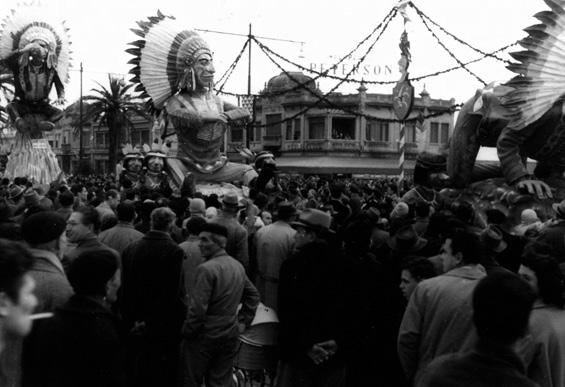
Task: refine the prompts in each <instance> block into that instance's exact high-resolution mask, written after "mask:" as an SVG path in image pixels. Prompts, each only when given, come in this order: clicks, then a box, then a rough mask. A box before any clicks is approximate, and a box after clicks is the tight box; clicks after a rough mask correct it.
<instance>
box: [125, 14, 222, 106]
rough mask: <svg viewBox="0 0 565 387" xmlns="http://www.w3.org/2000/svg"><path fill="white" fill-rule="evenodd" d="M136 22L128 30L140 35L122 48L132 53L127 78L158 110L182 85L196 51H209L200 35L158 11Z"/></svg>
mask: <svg viewBox="0 0 565 387" xmlns="http://www.w3.org/2000/svg"><path fill="white" fill-rule="evenodd" d="M137 25H138V26H139V28H140V29H132V31H133V32H134V33H135V34H136V35H138V36H139V37H140V38H141V39H140V40H136V41H135V42H132V43H130V46H133V47H132V48H128V49H127V50H126V52H127V53H129V54H131V55H133V56H134V58H133V59H131V60H130V61H129V62H128V63H129V64H132V65H134V67H133V68H132V69H131V70H130V74H133V77H132V78H131V81H132V82H133V83H136V84H137V86H136V88H135V90H136V91H139V92H141V97H142V98H149V105H150V107H151V108H152V109H155V110H161V109H162V108H163V105H164V104H165V102H166V100H167V99H168V98H169V97H170V96H171V95H173V94H175V93H176V92H177V91H179V90H181V89H182V88H184V87H186V82H187V79H186V76H187V69H188V68H189V67H190V66H191V65H192V63H193V61H194V60H195V59H196V58H197V57H198V55H200V54H201V53H203V52H206V53H210V54H211V51H210V48H209V47H208V44H207V43H206V42H205V41H204V40H203V39H202V38H201V37H200V35H198V34H197V33H196V32H194V31H191V30H188V29H186V28H183V27H182V26H180V25H179V23H178V22H177V21H176V20H175V19H174V17H172V16H165V15H163V14H162V13H161V12H160V11H157V16H153V17H149V18H148V20H147V21H139V22H137Z"/></svg>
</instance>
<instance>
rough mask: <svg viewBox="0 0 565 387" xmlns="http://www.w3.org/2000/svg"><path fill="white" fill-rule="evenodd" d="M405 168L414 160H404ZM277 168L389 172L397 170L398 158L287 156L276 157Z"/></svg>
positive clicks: (335, 171)
mask: <svg viewBox="0 0 565 387" xmlns="http://www.w3.org/2000/svg"><path fill="white" fill-rule="evenodd" d="M404 167H405V169H409V170H412V169H413V168H414V160H406V161H405V162H404ZM277 168H278V169H280V170H281V171H283V172H297V173H319V174H333V173H356V174H391V175H393V174H394V175H396V174H398V172H399V169H398V159H376V158H369V157H361V158H360V157H332V156H314V157H309V156H295V157H292V156H287V157H284V156H283V157H279V158H277Z"/></svg>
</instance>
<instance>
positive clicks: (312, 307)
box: [278, 209, 347, 387]
mask: <svg viewBox="0 0 565 387" xmlns="http://www.w3.org/2000/svg"><path fill="white" fill-rule="evenodd" d="M330 224H331V217H330V215H329V214H328V213H325V212H323V211H320V210H316V209H307V210H304V211H303V212H302V213H301V214H300V215H299V217H298V220H297V221H296V222H293V223H292V226H293V227H294V228H295V229H296V234H295V249H296V252H295V253H294V254H293V255H292V256H291V257H290V258H288V259H287V260H286V261H284V262H283V263H282V266H281V270H280V275H279V291H278V315H279V320H280V326H279V329H280V335H279V343H280V344H279V345H280V357H281V362H280V367H279V372H278V386H279V387H302V386H304V387H307V386H308V387H309V386H344V385H345V366H344V358H343V349H344V346H345V339H344V337H345V336H346V335H345V332H346V328H345V320H346V319H347V314H346V312H345V302H344V299H345V297H344V294H345V290H344V286H343V282H344V268H343V263H342V260H341V259H340V258H341V257H340V256H339V255H338V254H339V251H338V250H336V249H334V248H332V247H330V246H332V244H330V243H328V241H327V240H326V239H325V238H327V236H328V235H329V234H330V233H331V231H330Z"/></svg>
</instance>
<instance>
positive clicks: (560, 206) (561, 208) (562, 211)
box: [551, 200, 565, 218]
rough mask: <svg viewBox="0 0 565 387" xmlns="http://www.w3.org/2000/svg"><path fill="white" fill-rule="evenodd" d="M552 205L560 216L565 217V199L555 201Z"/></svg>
mask: <svg viewBox="0 0 565 387" xmlns="http://www.w3.org/2000/svg"><path fill="white" fill-rule="evenodd" d="M551 206H552V207H553V210H554V211H555V212H556V213H557V215H558V216H559V217H560V218H565V200H563V201H561V203H553V204H552V205H551Z"/></svg>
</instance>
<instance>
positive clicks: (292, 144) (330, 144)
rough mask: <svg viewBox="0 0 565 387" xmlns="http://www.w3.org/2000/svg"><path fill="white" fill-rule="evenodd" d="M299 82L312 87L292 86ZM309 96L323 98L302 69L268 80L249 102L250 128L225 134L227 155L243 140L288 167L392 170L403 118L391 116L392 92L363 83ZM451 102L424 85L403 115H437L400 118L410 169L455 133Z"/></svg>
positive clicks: (320, 170)
mask: <svg viewBox="0 0 565 387" xmlns="http://www.w3.org/2000/svg"><path fill="white" fill-rule="evenodd" d="M298 83H300V84H304V85H306V87H308V88H309V89H310V91H308V90H305V89H304V88H301V87H297V84H298ZM313 93H315V94H317V95H320V96H322V95H323V94H322V93H321V92H320V90H318V89H317V87H316V85H315V82H314V81H313V80H312V78H309V77H307V76H305V75H304V74H302V73H299V72H296V73H289V74H284V73H283V74H280V75H278V76H276V77H273V78H271V79H270V80H269V82H268V83H267V85H266V87H265V90H263V92H262V93H261V94H260V95H259V97H257V99H256V101H255V114H254V115H255V121H254V122H255V125H254V128H253V130H249V131H248V132H247V133H246V131H245V130H232V131H231V133H230V136H229V138H228V149H229V150H231V151H232V156H234V157H237V156H236V153H235V152H234V150H235V149H237V148H238V147H242V146H245V145H248V146H249V148H250V149H251V150H253V151H255V152H258V151H261V150H270V151H272V152H274V153H275V155H276V156H277V165H278V166H279V168H280V169H281V170H282V171H286V172H297V173H345V174H397V173H398V171H399V168H398V165H399V164H398V162H399V156H400V152H399V149H400V132H401V123H400V122H394V121H393V120H394V119H395V118H396V116H395V114H394V111H393V109H392V98H393V97H392V95H390V94H370V93H367V88H366V87H365V86H364V85H363V84H361V85H360V87H359V89H358V93H357V94H349V95H343V94H340V93H333V94H330V95H328V96H327V101H325V102H322V103H320V99H319V98H317V97H316V96H315V95H313ZM453 104H454V100H453V99H451V100H442V99H432V98H431V97H430V95H429V93H427V91H425V90H423V91H422V92H421V93H420V96H419V97H418V98H415V101H414V106H413V110H412V113H411V114H410V116H409V117H408V118H413V117H418V116H419V115H423V116H426V115H430V114H437V116H434V117H433V118H432V117H430V118H428V119H426V120H424V121H423V123H417V122H416V121H410V122H406V124H405V159H406V162H405V167H406V168H407V169H408V170H409V169H411V168H413V165H414V159H415V157H416V155H417V154H418V153H419V152H420V151H423V150H426V151H430V152H436V153H440V152H445V151H446V147H447V145H448V144H447V143H448V139H449V137H450V135H451V132H452V130H453V120H454V116H453V110H452V109H451V106H452V105H453ZM306 109H308V110H307V111H306V112H304V110H306ZM301 112H304V113H303V114H301Z"/></svg>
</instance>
